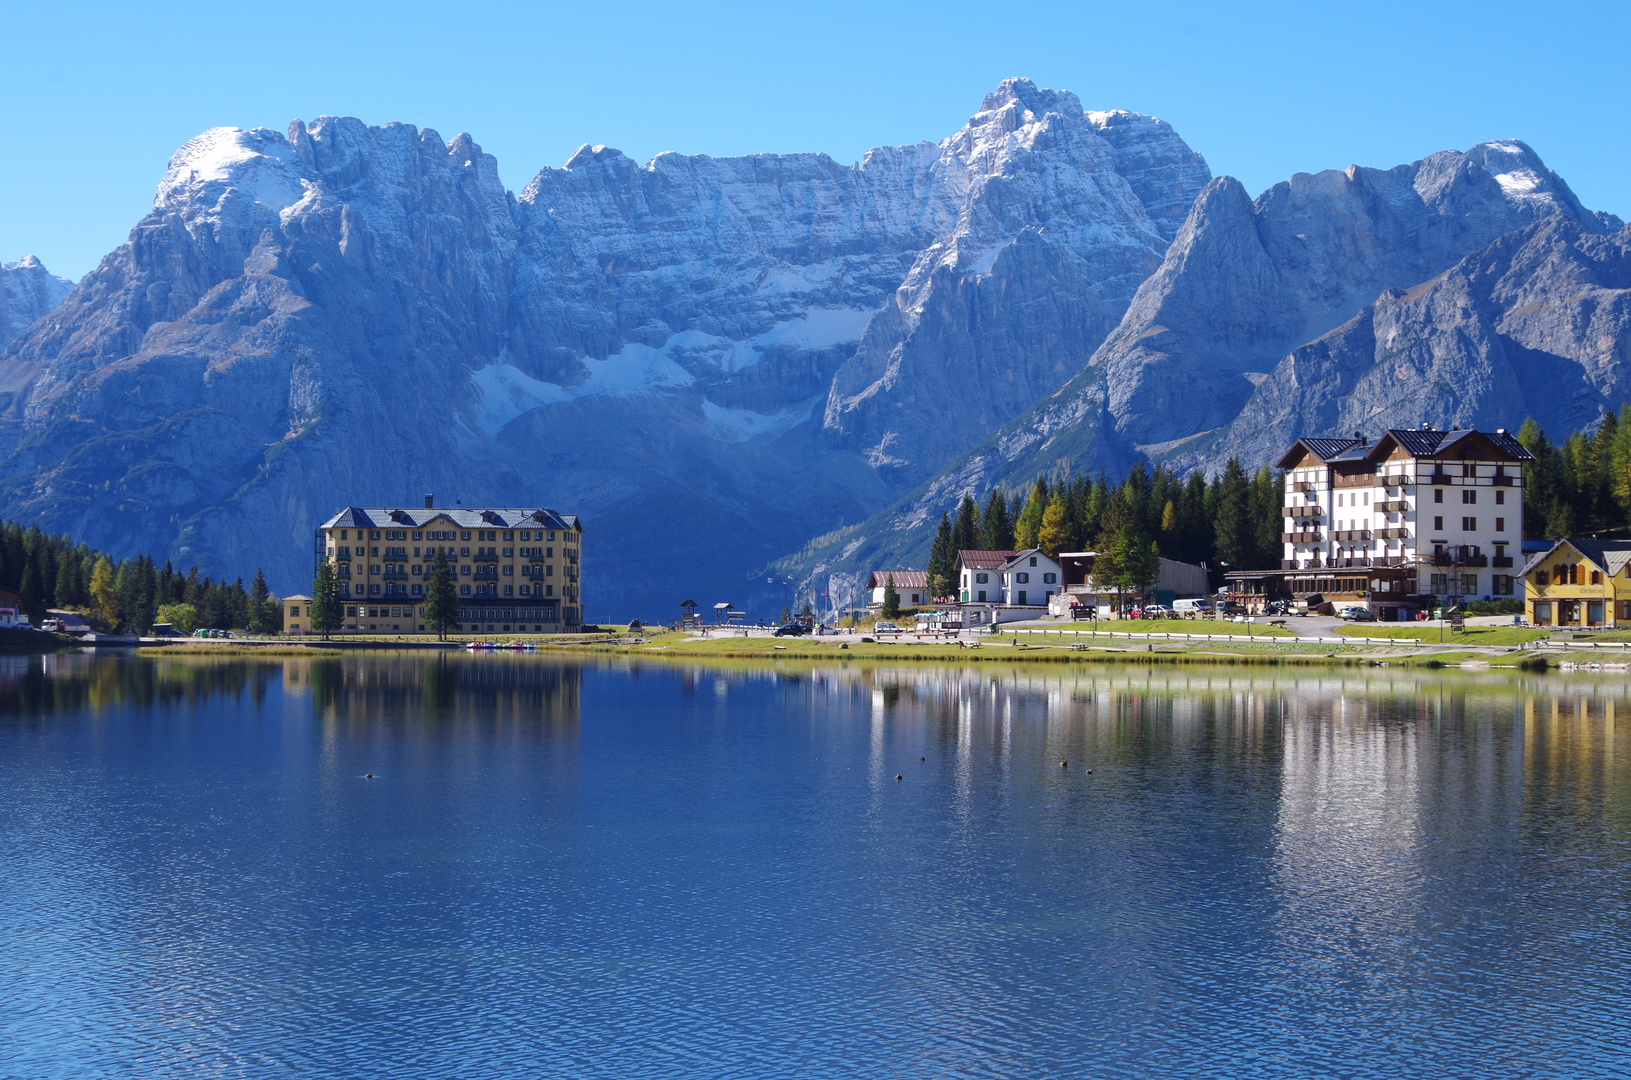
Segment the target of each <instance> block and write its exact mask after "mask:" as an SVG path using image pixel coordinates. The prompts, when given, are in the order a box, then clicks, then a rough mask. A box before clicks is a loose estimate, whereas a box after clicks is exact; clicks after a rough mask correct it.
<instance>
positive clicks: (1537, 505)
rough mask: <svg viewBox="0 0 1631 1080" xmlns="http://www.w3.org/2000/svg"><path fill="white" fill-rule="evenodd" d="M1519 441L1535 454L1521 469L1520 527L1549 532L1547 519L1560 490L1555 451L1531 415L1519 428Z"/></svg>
mask: <svg viewBox="0 0 1631 1080" xmlns="http://www.w3.org/2000/svg"><path fill="white" fill-rule="evenodd" d="M1518 442H1519V443H1520V444H1521V445H1522V446H1523V448H1524V449H1525V450H1527V451H1529V452H1530V453H1531V454H1533V455H1534V456H1535V460H1534V461H1532V462H1529V464H1528V467H1527V468H1525V469H1524V478H1523V487H1524V490H1523V495H1524V498H1523V527H1524V529H1525V530H1526V531H1528V532H1529V533H1530V535H1532V536H1551V535H1552V533H1551V532H1550V522H1551V518H1552V514H1553V510H1554V509H1555V504H1556V503H1557V501H1558V496H1559V494H1560V492H1559V491H1558V479H1559V478H1558V472H1559V461H1558V453H1557V451H1556V450H1555V449H1554V448H1553V447H1552V444H1551V440H1549V439H1547V438H1546V433H1545V432H1544V431H1542V430H1541V428H1540V425H1539V424H1537V423H1535V421H1534V418H1533V417H1530V418H1529V419H1527V420H1525V421H1524V422H1523V426H1522V427H1520V428H1519V429H1518Z"/></svg>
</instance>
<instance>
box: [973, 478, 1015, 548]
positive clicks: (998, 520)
mask: <svg viewBox="0 0 1631 1080" xmlns="http://www.w3.org/2000/svg"><path fill="white" fill-rule="evenodd" d="M980 547H981V548H982V549H983V550H985V551H1011V550H1013V547H1014V521H1013V519H1012V518H1010V517H1009V516H1008V498H1007V496H1005V495H1003V493H1002V490H1001V489H1000V488H992V489H991V494H990V495H989V496H987V498H986V500H985V513H984V514H983V515H982V516H981V518H980Z"/></svg>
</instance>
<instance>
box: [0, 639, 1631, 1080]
mask: <svg viewBox="0 0 1631 1080" xmlns="http://www.w3.org/2000/svg"><path fill="white" fill-rule="evenodd" d="M1628 716H1631V697H1628V695H1627V691H1626V683H1625V681H1624V680H1623V679H1603V680H1597V679H1593V678H1590V677H1585V676H1581V677H1570V678H1567V679H1565V678H1560V677H1551V678H1545V677H1535V678H1529V679H1527V680H1519V679H1515V678H1510V677H1506V676H1494V675H1486V676H1474V675H1459V674H1457V675H1448V676H1433V675H1430V674H1428V675H1408V674H1402V673H1391V672H1389V671H1386V670H1373V671H1369V672H1367V673H1363V674H1359V673H1355V674H1344V673H1336V672H1333V673H1330V674H1325V675H1314V676H1298V677H1289V676H1286V675H1274V674H1239V673H1231V672H1230V671H1229V669H1217V670H1215V671H1214V670H1207V669H1182V670H1177V671H1172V672H1161V671H1157V672H1155V673H1153V674H1152V673H1150V672H1149V671H1146V670H1144V669H1138V668H1128V669H1110V668H1094V669H1079V670H1078V671H1077V672H1069V671H1066V670H1060V669H1055V670H1046V669H1045V668H1043V667H1034V668H1020V669H1013V668H999V667H997V666H995V665H986V666H975V667H971V668H969V669H955V668H932V667H920V666H910V667H898V668H890V667H868V666H865V665H859V664H856V665H848V666H843V667H833V668H817V669H794V668H787V669H784V670H775V669H771V668H769V667H765V668H758V669H747V668H706V667H685V666H677V665H676V666H664V665H661V664H656V663H652V664H646V665H645V666H634V667H631V666H629V665H627V664H622V663H617V664H604V665H599V666H596V665H581V666H580V665H577V664H565V663H559V662H554V661H551V660H548V659H542V658H531V657H477V658H466V657H463V656H459V657H443V658H429V659H426V658H408V657H393V656H383V657H353V658H349V659H346V660H344V661H304V660H300V661H296V660H291V661H287V662H259V663H247V662H244V663H234V662H221V661H203V660H199V661H188V660H183V659H180V658H174V659H171V660H161V661H149V660H143V659H131V658H126V659H107V658H104V659H100V660H94V659H90V658H81V657H73V658H69V659H66V660H64V659H47V660H46V661H44V662H42V661H41V660H40V659H38V658H35V659H32V660H0V1076H4V1077H30V1078H32V1077H75V1078H84V1077H188V1078H193V1077H271V1076H322V1077H346V1078H351V1077H480V1078H494V1077H573V1078H578V1077H609V1078H619V1080H638V1078H646V1077H753V1078H764V1077H800V1078H805V1077H1052V1076H1057V1077H1088V1076H1107V1077H1108V1076H1158V1077H1168V1076H1231V1077H1233V1076H1242V1077H1253V1076H1264V1077H1307V1076H1344V1077H1349V1076H1400V1077H1463V1076H1478V1077H1484V1076H1560V1077H1562V1076H1567V1077H1581V1076H1622V1075H1631V1064H1628V1062H1631V1058H1628V1053H1627V1050H1626V1043H1627V1040H1628V1038H1631V1008H1628V1006H1631V1002H1628V995H1627V989H1626V988H1627V985H1628V981H1627V980H1628V976H1631V912H1628V909H1627V897H1628V896H1631V851H1628V849H1627V841H1628V839H1631V795H1628V787H1627V778H1628V769H1631V766H1628V763H1631V731H1628V729H1627V724H1626V718H1627V717H1628ZM919 757H922V758H924V759H925V760H923V761H919V760H918V759H919ZM1062 760H1066V761H1068V762H1069V765H1068V767H1066V768H1061V767H1060V762H1061V761H1062ZM1088 768H1091V769H1092V770H1093V772H1092V775H1091V776H1089V775H1088V774H1087V772H1086V770H1087V769H1088ZM369 772H372V773H374V774H376V778H375V779H373V780H368V779H365V778H364V774H366V773H369ZM896 774H900V775H901V777H902V779H901V780H899V781H897V780H895V776H896Z"/></svg>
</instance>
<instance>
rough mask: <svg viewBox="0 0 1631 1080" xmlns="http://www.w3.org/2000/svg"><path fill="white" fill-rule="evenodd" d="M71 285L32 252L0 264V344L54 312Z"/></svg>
mask: <svg viewBox="0 0 1631 1080" xmlns="http://www.w3.org/2000/svg"><path fill="white" fill-rule="evenodd" d="M73 287H74V283H73V282H71V281H69V280H68V279H67V278H59V277H57V276H56V275H55V274H53V273H50V272H49V271H47V270H46V268H45V267H44V265H42V264H41V262H40V260H38V259H36V258H35V257H34V256H32V255H24V256H23V257H22V258H21V259H19V260H18V261H17V262H14V263H0V347H3V346H4V345H5V344H6V342H8V341H10V340H11V339H12V338H15V337H20V336H21V335H22V334H24V333H26V332H27V331H28V328H29V326H31V325H32V324H33V323H34V322H35V321H37V320H39V319H42V318H44V317H45V316H46V315H49V314H50V313H51V312H53V311H55V310H56V309H57V305H58V304H60V303H62V298H63V297H65V296H67V295H68V290H69V289H72V288H73Z"/></svg>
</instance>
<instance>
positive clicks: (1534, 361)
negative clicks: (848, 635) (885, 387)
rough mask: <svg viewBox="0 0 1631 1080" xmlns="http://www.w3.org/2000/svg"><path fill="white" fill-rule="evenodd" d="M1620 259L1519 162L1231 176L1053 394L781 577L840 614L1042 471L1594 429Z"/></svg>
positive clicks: (1506, 145)
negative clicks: (1480, 429)
mask: <svg viewBox="0 0 1631 1080" xmlns="http://www.w3.org/2000/svg"><path fill="white" fill-rule="evenodd" d="M1628 243H1631V232H1627V231H1623V230H1621V229H1620V222H1619V221H1618V219H1615V218H1613V217H1611V216H1609V215H1604V214H1598V213H1592V212H1590V211H1587V210H1585V209H1584V208H1583V207H1581V206H1580V204H1579V202H1578V200H1577V199H1576V198H1575V197H1574V195H1573V193H1572V192H1570V191H1569V189H1568V187H1567V186H1566V185H1565V184H1564V183H1563V182H1562V180H1560V179H1559V178H1558V177H1557V176H1556V175H1555V174H1553V173H1552V172H1550V171H1549V170H1547V169H1546V168H1545V166H1544V165H1543V164H1541V162H1540V160H1539V159H1538V158H1537V157H1536V156H1535V155H1534V153H1533V152H1532V151H1531V150H1530V149H1529V148H1528V147H1526V146H1524V145H1523V144H1522V143H1517V142H1499V143H1484V144H1480V145H1479V146H1476V147H1474V148H1473V149H1472V150H1470V151H1468V152H1467V153H1465V154H1462V153H1455V152H1445V153H1440V154H1434V155H1432V156H1431V157H1429V158H1426V159H1424V160H1422V161H1419V162H1416V163H1414V164H1412V165H1406V166H1400V167H1398V168H1395V169H1390V170H1386V171H1383V170H1376V169H1362V168H1357V167H1355V168H1350V169H1348V170H1346V171H1345V172H1327V173H1321V174H1319V175H1315V176H1310V175H1306V174H1299V175H1298V176H1296V177H1293V178H1292V179H1291V180H1290V181H1288V182H1286V183H1282V184H1277V185H1275V186H1274V187H1273V188H1271V189H1269V190H1268V191H1267V192H1265V193H1264V194H1263V195H1261V196H1259V197H1258V198H1257V199H1256V200H1255V201H1253V200H1251V199H1249V198H1248V197H1247V195H1246V193H1245V191H1244V190H1243V189H1242V188H1241V187H1240V185H1239V184H1238V183H1237V182H1236V181H1234V180H1233V179H1231V178H1228V177H1221V178H1219V179H1216V180H1214V181H1212V182H1211V183H1209V184H1208V185H1207V186H1206V188H1205V190H1203V191H1202V193H1201V195H1200V197H1199V198H1198V199H1197V200H1196V201H1195V203H1194V205H1193V207H1192V208H1191V210H1190V213H1189V216H1188V218H1187V220H1186V221H1185V222H1184V224H1183V226H1182V227H1181V228H1180V230H1179V231H1178V235H1177V237H1176V239H1175V240H1174V242H1173V244H1172V246H1171V247H1170V248H1169V249H1168V251H1167V253H1166V256H1165V258H1164V259H1163V261H1162V264H1161V266H1160V267H1159V268H1158V269H1157V270H1156V271H1155V272H1154V273H1153V274H1151V276H1150V277H1149V278H1148V279H1146V280H1145V281H1144V282H1143V284H1142V285H1141V286H1140V288H1139V290H1138V293H1137V295H1136V296H1135V297H1134V299H1133V301H1132V303H1131V305H1130V306H1129V307H1128V310H1127V312H1126V313H1125V315H1124V316H1123V318H1122V320H1121V322H1120V324H1119V325H1118V326H1117V327H1116V328H1115V330H1113V331H1112V332H1111V333H1110V334H1109V335H1108V337H1107V338H1106V340H1105V342H1104V344H1103V345H1102V346H1100V348H1099V349H1098V350H1097V352H1096V353H1095V354H1094V356H1093V357H1092V359H1091V360H1090V361H1089V362H1088V364H1087V365H1085V367H1084V368H1083V369H1082V370H1081V371H1080V372H1079V373H1077V374H1076V375H1075V376H1074V377H1073V378H1072V379H1071V380H1070V381H1069V382H1068V383H1067V384H1066V385H1065V386H1063V387H1062V388H1061V389H1060V390H1058V391H1057V392H1055V393H1053V394H1051V395H1049V396H1048V397H1046V398H1044V399H1043V400H1041V401H1040V402H1039V403H1038V404H1037V405H1035V406H1034V407H1032V408H1031V409H1029V410H1027V411H1025V412H1024V413H1022V414H1020V415H1019V416H1017V417H1016V418H1015V419H1013V420H1011V421H1009V422H1008V423H1007V424H1005V425H1003V426H1002V427H1001V428H1000V429H999V430H997V431H996V432H995V433H994V434H993V435H991V436H990V437H988V438H987V439H986V440H984V442H982V443H981V445H980V446H978V447H976V448H975V449H974V450H973V451H971V452H970V453H968V454H966V455H964V456H963V457H961V458H959V459H958V460H957V461H955V462H953V463H952V464H951V465H950V466H949V467H948V468H947V469H945V470H943V471H942V473H941V474H940V475H939V476H937V477H935V478H934V479H933V480H931V481H929V482H928V483H927V484H925V485H923V486H922V487H920V488H919V489H918V490H917V491H915V492H913V493H912V494H911V495H910V496H908V497H907V498H905V499H904V500H902V501H901V502H900V503H898V504H897V505H895V506H893V507H891V508H890V509H888V510H886V511H884V512H883V513H881V514H879V515H876V516H875V517H873V518H872V519H869V520H868V521H867V522H864V523H862V524H861V525H860V526H858V527H856V528H854V529H852V530H849V531H847V532H846V533H845V534H844V535H843V536H842V537H841V538H835V541H834V542H832V543H829V544H826V545H821V546H818V547H816V548H815V549H813V550H812V551H809V552H807V553H806V554H805V555H804V556H802V557H801V558H799V559H796V560H791V561H789V562H786V563H784V564H783V568H784V569H786V570H788V571H790V572H792V573H793V575H794V576H796V577H806V576H808V577H812V578H814V579H818V580H820V581H821V582H822V583H824V584H828V585H829V587H832V588H834V589H835V590H836V591H838V592H840V593H842V592H845V591H846V590H847V589H848V588H849V585H850V581H851V575H852V574H853V573H856V572H864V571H865V570H866V569H869V568H871V567H872V566H878V565H886V564H896V563H900V562H903V561H904V562H910V563H913V564H914V565H915V564H916V563H917V562H921V561H922V559H923V557H924V554H923V553H924V552H926V550H927V548H928V543H929V530H930V527H931V526H932V525H933V523H934V522H935V521H936V520H938V517H939V515H940V513H941V512H942V511H944V510H946V509H948V508H950V507H951V506H953V505H954V504H955V502H956V500H957V499H958V498H959V497H960V496H961V495H962V493H963V492H964V491H970V490H973V491H980V492H983V491H984V490H986V489H987V488H989V487H990V486H992V485H995V484H1008V485H1013V486H1018V485H1021V484H1024V483H1027V482H1028V481H1029V480H1030V479H1031V478H1033V477H1034V476H1036V475H1037V474H1038V473H1053V474H1058V473H1061V472H1070V471H1077V472H1079V471H1081V470H1083V469H1087V470H1097V469H1100V468H1104V469H1107V470H1109V471H1110V472H1111V473H1112V474H1119V473H1120V472H1121V471H1122V470H1124V469H1125V468H1126V467H1127V466H1128V465H1130V464H1131V463H1132V462H1133V461H1134V460H1137V459H1139V458H1145V459H1150V460H1154V461H1165V462H1167V463H1169V464H1170V465H1172V466H1173V467H1175V468H1178V469H1179V470H1180V471H1187V470H1188V469H1192V468H1205V469H1208V470H1209V471H1210V470H1214V469H1216V468H1218V467H1219V466H1221V464H1222V463H1223V462H1224V461H1225V460H1227V458H1228V457H1230V456H1231V455H1239V456H1240V457H1241V458H1242V459H1243V460H1244V461H1245V462H1246V463H1247V464H1248V465H1249V466H1252V467H1255V466H1256V465H1258V464H1261V463H1263V462H1265V461H1269V460H1272V459H1273V457H1274V456H1276V455H1277V454H1278V453H1279V452H1280V451H1282V450H1284V448H1285V447H1286V446H1287V445H1289V444H1290V442H1291V441H1292V440H1293V439H1295V438H1296V437H1297V436H1299V435H1324V434H1338V433H1351V432H1353V431H1355V430H1365V431H1372V432H1374V431H1377V430H1380V429H1382V428H1385V427H1413V426H1415V425H1417V424H1419V423H1421V422H1423V421H1428V422H1431V423H1433V424H1435V425H1438V426H1443V427H1448V426H1449V425H1450V424H1452V423H1461V424H1463V425H1467V424H1478V425H1483V426H1487V427H1500V426H1507V427H1516V426H1517V425H1518V424H1520V423H1521V422H1522V421H1523V419H1524V418H1525V417H1526V416H1534V417H1535V418H1536V419H1537V420H1539V421H1540V422H1541V423H1542V424H1543V425H1544V426H1546V427H1548V428H1555V429H1557V430H1569V429H1571V428H1575V427H1580V426H1583V425H1586V424H1589V423H1591V422H1593V421H1594V420H1595V419H1596V418H1597V417H1600V416H1601V415H1602V412H1603V410H1604V409H1605V408H1612V407H1616V406H1618V405H1619V404H1620V403H1621V402H1622V401H1624V400H1625V399H1626V398H1627V396H1628V395H1631V385H1628V382H1631V372H1628V370H1627V368H1626V365H1625V364H1624V362H1623V358H1624V356H1625V353H1626V350H1627V347H1628V345H1631V337H1628V332H1627V326H1626V322H1625V311H1626V305H1627V303H1628V295H1631V294H1627V293H1626V292H1625V289H1626V287H1627V283H1628V282H1627V279H1626V277H1625V266H1626V263H1625V254H1624V252H1625V248H1626V245H1627V244H1628ZM829 578H831V579H832V580H831V581H830V582H829V581H828V579H829Z"/></svg>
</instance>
